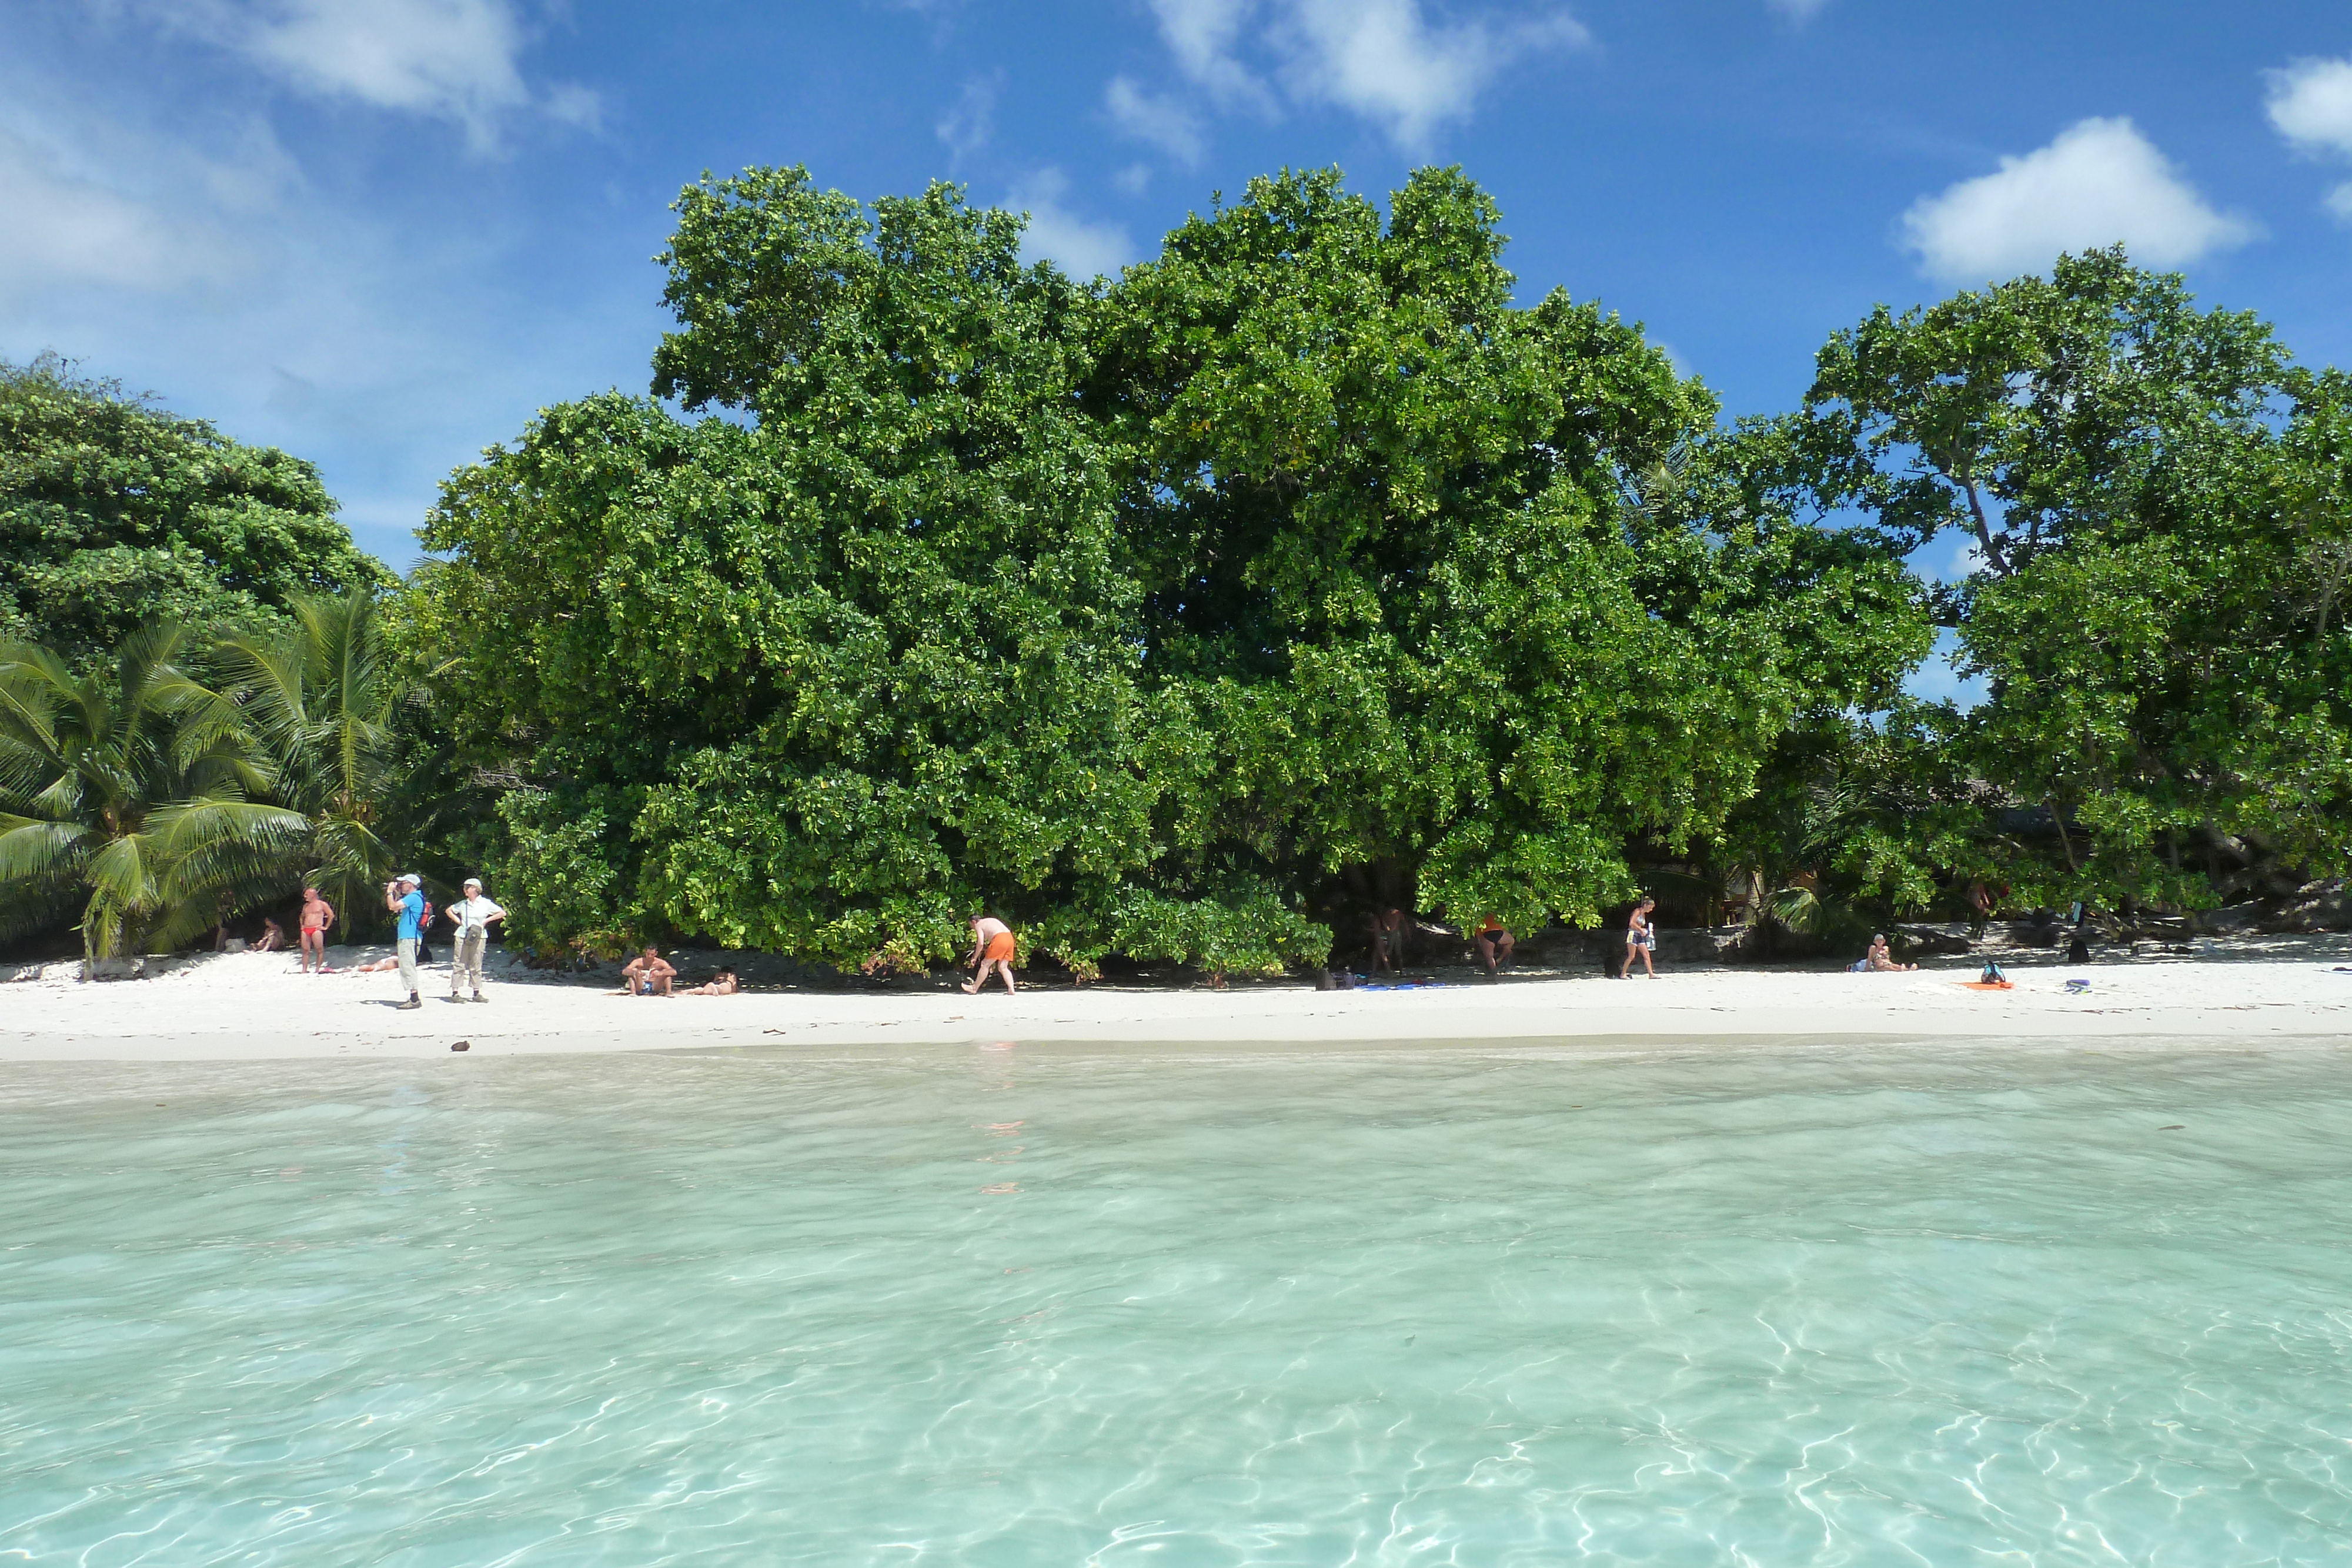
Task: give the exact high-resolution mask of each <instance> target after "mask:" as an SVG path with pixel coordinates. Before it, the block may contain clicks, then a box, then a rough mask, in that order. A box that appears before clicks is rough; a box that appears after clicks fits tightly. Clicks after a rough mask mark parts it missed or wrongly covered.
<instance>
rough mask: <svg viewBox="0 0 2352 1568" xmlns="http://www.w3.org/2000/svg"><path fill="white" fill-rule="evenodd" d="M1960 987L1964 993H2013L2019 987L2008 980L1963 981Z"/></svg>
mask: <svg viewBox="0 0 2352 1568" xmlns="http://www.w3.org/2000/svg"><path fill="white" fill-rule="evenodd" d="M1959 986H1960V989H1962V990H1964V991H2013V990H2015V989H2017V987H2016V986H2015V985H2014V984H2013V983H2011V982H2010V981H2008V980H1962V981H1961V982H1960V983H1959Z"/></svg>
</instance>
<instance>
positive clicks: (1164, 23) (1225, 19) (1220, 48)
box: [1151, 0, 1275, 114]
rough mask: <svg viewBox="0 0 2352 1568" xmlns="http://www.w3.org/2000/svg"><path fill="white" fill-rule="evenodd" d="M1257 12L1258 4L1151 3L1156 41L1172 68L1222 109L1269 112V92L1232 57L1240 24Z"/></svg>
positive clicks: (1253, 0) (1248, 0)
mask: <svg viewBox="0 0 2352 1568" xmlns="http://www.w3.org/2000/svg"><path fill="white" fill-rule="evenodd" d="M1257 8H1258V5H1257V0H1151V14H1152V16H1155V17H1156V18H1158V20H1159V22H1160V37H1161V39H1162V40H1164V41H1165V42H1166V43H1167V45H1168V52H1169V53H1170V54H1171V55H1174V56H1175V57H1176V67H1177V68H1178V69H1179V70H1181V71H1182V72H1183V73H1184V75H1185V76H1186V77H1187V78H1190V79H1191V80H1192V81H1193V82H1194V83H1196V84H1198V85H1199V86H1200V87H1202V88H1203V89H1206V90H1207V92H1208V94H1209V97H1210V98H1211V99H1212V100H1213V101H1214V102H1215V103H1216V105H1217V106H1218V107H1219V108H1221V109H1231V108H1234V107H1242V108H1247V109H1254V110H1258V111H1259V112H1260V113H1263V114H1271V113H1273V112H1274V110H1275V101H1274V94H1273V93H1272V92H1271V91H1270V90H1268V89H1267V88H1266V85H1265V82H1263V81H1261V80H1259V79H1258V78H1257V77H1256V76H1255V75H1253V74H1252V73H1251V72H1250V71H1249V70H1248V69H1246V68H1244V66H1243V65H1242V63H1241V62H1240V60H1239V59H1237V58H1236V57H1235V55H1234V46H1235V45H1236V44H1237V43H1239V41H1240V39H1241V32H1242V24H1243V23H1244V22H1245V21H1247V20H1249V19H1250V16H1251V15H1252V14H1253V13H1254V12H1255V11H1256V10H1257Z"/></svg>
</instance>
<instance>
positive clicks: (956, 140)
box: [932, 77, 996, 162]
mask: <svg viewBox="0 0 2352 1568" xmlns="http://www.w3.org/2000/svg"><path fill="white" fill-rule="evenodd" d="M932 130H933V131H936V132H937V133H938V135H939V139H940V141H944V142H946V143H947V149H948V153H949V156H950V158H952V159H953V160H955V161H957V162H961V161H962V160H963V159H966V158H969V157H970V156H971V155H972V154H973V153H974V152H979V151H980V150H981V149H982V147H985V146H987V145H988V139H989V137H990V136H992V135H993V134H994V133H995V130H996V78H993V77H977V78H973V79H972V80H971V81H968V82H966V83H965V84H964V89H963V92H962V95H961V97H959V98H958V99H956V100H955V102H954V103H953V104H952V105H950V107H949V109H948V111H947V112H946V113H945V114H943V115H941V116H940V122H939V124H937V125H936V126H934V127H932Z"/></svg>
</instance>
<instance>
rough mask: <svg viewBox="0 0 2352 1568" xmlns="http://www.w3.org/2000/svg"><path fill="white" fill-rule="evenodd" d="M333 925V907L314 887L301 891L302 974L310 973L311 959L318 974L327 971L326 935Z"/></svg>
mask: <svg viewBox="0 0 2352 1568" xmlns="http://www.w3.org/2000/svg"><path fill="white" fill-rule="evenodd" d="M334 924H335V906H334V905H333V904H329V903H328V902H327V901H326V900H325V899H323V898H320V896H319V890H318V889H317V888H315V887H306V888H304V889H303V890H302V972H303V973H304V974H306V975H307V974H310V973H311V972H312V971H311V968H310V965H311V962H312V960H313V959H315V960H317V962H318V966H319V967H318V970H317V972H318V973H319V974H321V975H323V974H326V973H327V972H328V970H327V933H328V931H330V930H331V929H332V928H333V926H334Z"/></svg>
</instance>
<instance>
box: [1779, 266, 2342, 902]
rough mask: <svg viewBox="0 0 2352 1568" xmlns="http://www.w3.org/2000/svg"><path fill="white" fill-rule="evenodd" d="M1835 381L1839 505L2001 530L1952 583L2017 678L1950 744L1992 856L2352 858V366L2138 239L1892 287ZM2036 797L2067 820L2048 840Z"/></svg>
mask: <svg viewBox="0 0 2352 1568" xmlns="http://www.w3.org/2000/svg"><path fill="white" fill-rule="evenodd" d="M1807 408H1808V413H1807V419H1806V421H1805V423H1804V425H1803V427H1802V429H1801V432H1800V433H1799V434H1798V435H1797V436H1796V438H1795V444H1796V445H1797V446H1798V447H1799V448H1801V449H1802V450H1803V452H1804V453H1805V454H1806V455H1808V456H1810V458H1811V460H1812V462H1813V464H1814V467H1813V470H1812V477H1813V482H1814V484H1815V486H1816V487H1817V493H1818V495H1819V497H1820V498H1821V500H1822V504H1823V505H1825V506H1832V507H1837V506H1843V507H1859V508H1861V509H1862V510H1864V512H1865V513H1867V514H1868V515H1869V517H1871V518H1872V519H1873V524H1874V527H1875V528H1877V529H1878V530H1879V531H1880V532H1881V533H1882V534H1883V535H1884V536H1885V538H1888V539H1889V540H1890V541H1891V542H1892V543H1893V544H1894V545H1895V548H1905V549H1908V548H1913V547H1916V546H1917V545H1921V544H1924V543H1926V542H1927V541H1929V540H1931V539H1933V538H1936V537H1937V535H1938V534H1939V533H1941V532H1942V531H1943V530H1945V529H1947V528H1964V529H1966V530H1967V531H1968V532H1969V535H1970V536H1971V537H1972V538H1974V540H1975V541H1976V545H1977V553H1978V559H1979V570H1977V571H1976V572H1975V573H1974V575H1973V576H1971V577H1970V578H1969V580H1967V581H1966V582H1964V583H1962V584H1960V585H1958V588H1957V589H1956V590H1954V591H1949V592H1948V593H1946V594H1945V595H1944V596H1943V608H1944V614H1945V618H1946V620H1947V621H1948V622H1949V623H1951V624H1953V625H1955V626H1957V627H1958V632H1959V636H1960V643H1961V648H1962V655H1963V661H1962V662H1963V668H1964V670H1965V671H1966V672H1967V673H1970V674H1980V675H1983V676H1986V677H1987V678H1988V680H1989V684H1990V697H1989V699H1988V700H1987V701H1986V702H1984V703H1983V704H1982V705H1981V706H1978V707H1976V708H1975V709H1973V710H1971V711H1970V712H1969V713H1968V714H1967V715H1965V716H1958V715H1955V716H1952V720H1951V723H1950V725H1949V729H1950V737H1949V746H1950V748H1951V749H1950V752H1949V755H1948V758H1946V759H1945V766H1946V767H1947V768H1954V769H1958V770H1960V771H1963V772H1965V773H1966V774H1967V775H1969V777H1970V778H1971V779H1974V780H1975V781H1977V783H1978V785H1979V789H1978V791H1977V793H1978V795H1979V800H1978V806H1979V819H1980V826H1979V831H1977V832H1976V833H1975V834H1974V835H1973V837H1974V838H1975V839H1976V841H1979V843H1985V844H1990V845H1994V846H1996V847H1997V848H1998V850H1999V853H1997V854H1995V855H1991V856H1989V857H1979V860H1987V859H1990V860H1992V861H1997V862H2001V865H2002V870H2003V871H2004V872H2005V873H2006V874H2005V875H2003V876H2002V879H2001V880H2002V881H2004V882H2006V883H2008V884H2009V885H2010V887H2011V894H2012V896H2013V898H2014V899H2015V901H2017V902H2019V903H2021V904H2028V905H2031V904H2063V903H2064V902H2067V901H2069V900H2071V899H2074V898H2084V899H2088V900H2090V901H2092V902H2095V903H2098V904H2105V905H2107V906H2110V907H2121V908H2125V909H2129V908H2131V907H2134V906H2136V905H2142V904H2165V905H2172V906H2179V905H2189V906H2192V907H2193V906H2196V905H2199V904H2209V903H2210V902H2212V901H2213V900H2214V899H2215V898H2216V897H2217V896H2218V890H2217V886H2216V882H2215V878H2214V875H2213V874H2212V873H2214V871H2215V870H2216V869H2217V868H2218V867H2219V865H2220V864H2221V862H2220V860H2218V859H2217V858H2216V857H2217V855H2219V854H2220V853H2221V852H2224V851H2227V852H2228V853H2229V856H2230V857H2231V859H2233V860H2235V861H2238V862H2243V861H2244V860H2245V859H2246V858H2248V857H2249V856H2271V857H2280V858H2284V859H2287V860H2289V861H2290V862H2293V863H2294V864H2296V865H2298V866H2299V867H2301V868H2303V870H2304V871H2305V873H2326V872H2341V871H2342V870H2344V869H2345V868H2346V867H2347V862H2352V771H2347V769H2352V760H2347V759H2352V733H2347V729H2352V639H2347V637H2346V636H2345V634H2344V632H2343V628H2342V626H2341V622H2340V620H2337V619H2336V600H2337V597H2338V595H2339V594H2340V591H2341V588H2342V584H2343V582H2344V580H2345V575H2346V570H2347V560H2352V534H2347V517H2352V504H2347V495H2352V491H2347V468H2346V457H2347V451H2352V448H2347V444H2346V434H2347V424H2346V419H2347V402H2346V383H2345V381H2344V378H2342V377H2341V376H2340V375H2338V374H2336V372H2332V371H2331V372H2327V373H2326V374H2320V375H2314V374H2311V373H2309V372H2305V371H2300V370H2296V369H2294V368H2293V367H2291V365H2290V364H2289V361H2288V358H2287V355H2286V353H2285V351H2284V350H2283V349H2282V348H2281V347H2280V346H2279V345H2278V344H2277V342H2276V340H2275V339H2274V338H2273V334H2272V332H2271V330H2270V329H2269V328H2268V327H2267V326H2266V325H2265V324H2263V323H2262V322H2260V321H2259V320H2257V319H2254V318H2253V317H2252V316H2250V315H2246V314H2242V313H2232V312H2227V311H2218V310H2217V311H2200V310H2199V309H2198V308H2196V307H2195V305H2194V303H2193V301H2192V300H2191V299H2190V298H2189V294H2188V292H2187V290H2186V288H2185V287H2184V286H2183V285H2182V283H2181V280H2180V279H2179V277H2172V276H2167V275H2159V274H2152V273H2147V272H2143V271H2138V270H2136V269H2134V268H2132V267H2130V266H2129V265H2128V264H2127V263H2126V260H2125V258H2124V256H2123V255H2122V253H2121V252H2120V251H2108V252H2097V253H2093V254H2091V255H2088V256H2079V257H2069V258H2065V259H2063V260H2061V261H2060V262H2059V264H2058V265H2057V267H2055V268H2054V269H2053V274H2052V276H2051V277H2049V278H2046V279H2045V278H2042V277H2025V278H2021V279H2018V280H2016V281H2015V282H2012V283H2008V284H2003V285H2000V286H1998V287H1994V288H1990V289H1988V290H1985V291H1983V292H1981V293H1964V294H1961V295H1958V296H1957V297H1955V298H1952V299H1950V300H1948V301H1946V302H1944V303H1943V304H1941V305H1937V306H1936V307H1933V308H1928V309H1926V310H1921V311H1914V312H1912V313H1910V314H1908V315H1906V316H1904V317H1901V318H1895V317H1894V316H1892V315H1891V314H1890V313H1888V312H1887V311H1885V310H1884V309H1882V310H1880V311H1878V312H1877V313H1875V314H1874V316H1873V317H1872V318H1871V319H1869V320H1868V321H1865V322H1864V323H1863V324H1862V325H1861V326H1860V327H1858V328H1856V329H1854V330H1853V331H1851V332H1845V333H1841V334H1839V335H1838V336H1837V337H1835V338H1833V339H1832V341H1831V343H1830V345H1829V347H1828V348H1827V349H1825V350H1823V351H1822V359H1821V367H1820V376H1819V379H1818V381H1817V382H1816V384H1815V386H1814V388H1813V391H1812V392H1811V395H1810V397H1809V399H1808V404H1807ZM2331 622H2333V625H2332V627H2331ZM1952 793H1953V791H1951V790H1949V789H1947V791H1946V794H1947V797H1949V796H1950V795H1951V794H1952ZM2020 809H2039V810H2041V811H2042V813H2043V820H2044V821H2046V822H2047V824H2048V829H2047V831H2043V832H2040V833H2036V834H2033V835H2032V839H2031V841H2027V840H2026V838H2025V837H2023V836H2021V834H2020V833H2018V832H2017V831H2014V819H2015V817H2016V815H2017V813H2018V811H2019V810H2020ZM2004 817H2006V819H2008V821H2005V822H2004V821H2002V819H2003V818H2004ZM1925 821H1926V820H1925V819H1922V824H1923V825H1924V822H1925ZM1997 824H1999V825H2000V828H2001V829H2002V830H2005V831H1997V828H1996V825H1997ZM1937 831H1939V832H1941V831H1948V828H1938V829H1937ZM1912 842H1913V846H1914V847H1913V850H1912V854H1913V856H1914V858H1915V859H1916V860H1919V861H1923V862H1927V863H1931V864H1937V863H1939V864H1942V865H1945V866H1947V867H1949V868H1950V870H1951V872H1952V873H1955V874H1962V873H1969V872H1968V866H1967V864H1966V863H1965V862H1964V860H1963V859H1962V857H1959V856H1958V855H1956V853H1955V852H1954V850H1953V847H1952V846H1951V844H1949V843H1948V842H1947V843H1944V844H1942V845H1937V844H1935V843H1933V842H1932V841H1929V840H1928V839H1926V838H1923V837H1922V836H1921V835H1920V833H1918V832H1914V833H1913V834H1912ZM1969 874H1972V873H1969Z"/></svg>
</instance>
